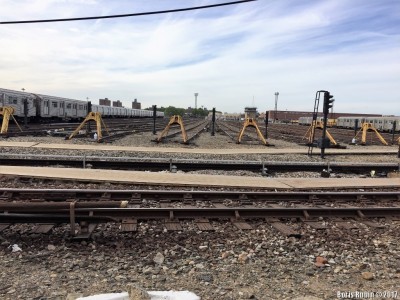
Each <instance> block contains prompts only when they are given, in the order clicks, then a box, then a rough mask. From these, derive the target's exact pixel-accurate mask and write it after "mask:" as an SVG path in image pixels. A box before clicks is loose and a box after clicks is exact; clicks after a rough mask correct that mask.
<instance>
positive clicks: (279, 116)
mask: <svg viewBox="0 0 400 300" xmlns="http://www.w3.org/2000/svg"><path fill="white" fill-rule="evenodd" d="M267 114H268V119H269V120H270V121H273V120H277V121H279V122H280V121H295V120H298V119H299V118H300V117H312V115H313V113H312V112H311V111H288V110H277V111H275V110H269V111H267ZM318 116H319V117H322V116H323V113H322V112H319V113H318ZM349 116H353V117H382V115H379V114H353V113H337V112H335V113H330V114H328V118H329V119H336V118H338V117H349Z"/></svg>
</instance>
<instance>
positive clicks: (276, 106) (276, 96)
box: [274, 92, 279, 123]
mask: <svg viewBox="0 0 400 300" xmlns="http://www.w3.org/2000/svg"><path fill="white" fill-rule="evenodd" d="M278 96H279V93H278V92H276V93H275V115H274V123H276V120H277V117H278Z"/></svg>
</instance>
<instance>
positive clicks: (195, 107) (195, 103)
mask: <svg viewBox="0 0 400 300" xmlns="http://www.w3.org/2000/svg"><path fill="white" fill-rule="evenodd" d="M198 95H199V93H194V109H195V116H196V117H197V96H198Z"/></svg>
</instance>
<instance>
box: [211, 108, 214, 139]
mask: <svg viewBox="0 0 400 300" xmlns="http://www.w3.org/2000/svg"><path fill="white" fill-rule="evenodd" d="M211 120H212V125H211V136H214V135H215V107H213V110H212V119H211Z"/></svg>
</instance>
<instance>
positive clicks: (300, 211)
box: [0, 206, 400, 223]
mask: <svg viewBox="0 0 400 300" xmlns="http://www.w3.org/2000/svg"><path fill="white" fill-rule="evenodd" d="M70 216H71V215H70V213H68V210H59V211H57V212H54V211H50V212H49V213H48V214H46V213H43V212H40V213H38V214H35V213H34V212H28V213H25V214H24V213H13V212H9V211H8V212H6V213H5V212H3V213H0V223H37V222H39V221H41V222H54V223H69V222H70ZM399 216H400V207H398V206H397V207H346V208H331V207H307V208H305V207H301V208H80V209H75V210H74V219H75V221H76V222H83V221H86V222H89V223H102V222H108V221H116V222H118V221H122V220H124V219H127V218H133V219H137V220H150V219H199V218H208V219H260V218H302V219H313V218H319V217H323V218H357V219H366V218H379V217H399Z"/></svg>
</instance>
